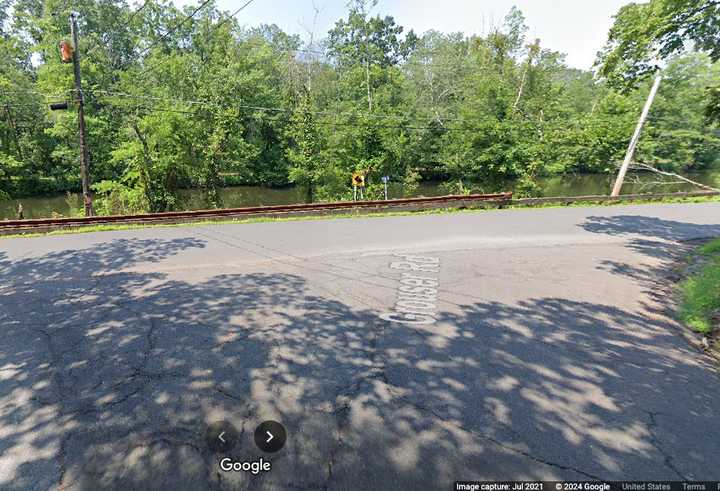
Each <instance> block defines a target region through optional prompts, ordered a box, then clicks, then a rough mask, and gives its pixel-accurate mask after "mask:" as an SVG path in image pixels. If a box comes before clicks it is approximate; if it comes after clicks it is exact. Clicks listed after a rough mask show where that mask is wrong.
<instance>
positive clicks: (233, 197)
mask: <svg viewBox="0 0 720 491" xmlns="http://www.w3.org/2000/svg"><path fill="white" fill-rule="evenodd" d="M687 177H688V178H690V179H692V180H695V181H698V182H701V183H703V184H707V185H710V186H714V187H718V188H720V169H713V170H706V171H703V172H696V173H689V174H687ZM660 180H661V179H660V178H659V176H657V175H654V174H647V173H645V174H639V175H628V178H627V180H626V184H625V186H623V194H631V193H660V192H668V193H670V192H678V191H692V190H697V188H696V187H695V186H692V185H690V184H658V181H660ZM665 180H666V181H673V182H674V181H675V180H674V179H672V178H665ZM613 181H614V176H611V175H608V174H577V175H564V176H552V177H544V178H540V179H539V180H538V184H539V185H540V193H541V195H542V196H586V195H599V194H609V193H610V189H611V186H612V183H613ZM465 185H466V186H467V187H468V188H469V189H470V190H471V191H472V192H497V191H508V190H513V189H514V187H515V182H512V181H508V182H505V183H499V184H496V185H481V184H478V185H468V184H467V183H465ZM389 194H390V198H401V197H415V196H442V195H444V194H449V192H448V187H447V185H442V184H441V183H437V182H424V183H421V184H420V185H419V186H418V188H417V189H416V190H415V191H414V192H412V193H405V192H403V188H402V186H400V185H399V184H397V183H395V184H393V183H390V186H389ZM181 195H182V198H183V201H184V203H185V208H186V209H188V210H198V209H202V208H204V205H203V198H202V192H201V191H198V190H183V191H181ZM221 197H222V200H223V205H224V206H225V207H227V208H238V207H243V206H267V205H285V204H293V203H302V202H303V200H304V198H305V194H304V192H303V191H302V190H301V189H299V188H296V187H287V188H279V189H277V188H261V187H252V186H233V187H228V188H223V189H222V190H221ZM18 202H20V203H22V205H23V212H24V216H25V218H47V217H51V216H53V214H59V215H63V216H69V215H71V213H72V212H71V209H72V208H76V209H77V207H79V204H80V199H79V196H78V195H77V194H69V195H67V194H60V195H55V196H45V197H33V198H21V199H12V200H6V201H0V220H2V219H12V218H15V213H16V211H15V210H16V209H17V203H18Z"/></svg>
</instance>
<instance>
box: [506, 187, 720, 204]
mask: <svg viewBox="0 0 720 491" xmlns="http://www.w3.org/2000/svg"><path fill="white" fill-rule="evenodd" d="M712 196H720V192H717V191H692V192H683V193H663V194H622V195H620V196H605V195H591V196H567V197H552V198H519V199H513V200H511V201H510V204H511V205H526V206H533V205H543V204H568V205H569V204H573V203H588V202H594V203H604V202H623V201H655V200H666V199H673V198H676V199H677V198H679V199H682V198H703V197H712Z"/></svg>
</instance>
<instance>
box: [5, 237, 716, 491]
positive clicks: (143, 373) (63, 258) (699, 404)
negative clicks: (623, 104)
mask: <svg viewBox="0 0 720 491" xmlns="http://www.w3.org/2000/svg"><path fill="white" fill-rule="evenodd" d="M205 246H206V244H205V242H204V241H203V240H198V239H194V238H182V239H173V240H160V239H153V240H139V239H133V240H130V239H127V240H118V239H109V240H107V241H105V242H101V243H100V244H96V245H94V246H93V247H91V248H87V249H83V250H65V251H60V252H53V253H48V254H45V255H39V256H33V257H30V256H28V257H20V258H17V259H10V258H9V257H8V255H7V254H6V253H0V254H1V255H0V266H2V269H1V270H0V325H2V326H3V333H2V334H3V336H2V337H1V338H0V488H2V489H8V490H20V489H23V490H25V489H53V488H56V487H59V488H64V489H88V490H90V489H166V488H170V489H248V488H250V489H255V488H258V489H259V488H278V489H288V488H318V489H327V488H330V489H407V488H410V487H416V488H421V489H447V488H448V486H449V485H451V484H452V481H454V480H462V479H481V478H485V479H501V478H506V479H507V478H516V479H523V478H524V479H541V478H546V479H550V478H568V479H572V478H590V477H604V478H621V477H622V478H637V479H640V478H643V479H650V478H654V479H663V478H680V477H681V476H682V477H683V478H692V477H695V478H703V479H710V478H715V479H720V475H717V472H718V471H717V470H714V471H713V470H712V469H708V466H707V464H708V462H707V460H706V459H707V455H705V454H701V453H699V452H698V450H697V448H693V447H692V446H691V445H690V443H691V442H697V441H707V439H708V433H707V432H710V434H712V431H715V430H720V428H718V422H717V418H716V417H715V411H716V408H717V407H720V390H717V388H718V381H717V378H716V379H710V378H709V377H708V376H707V371H706V370H705V369H704V368H703V367H702V366H700V365H699V364H698V363H696V361H695V360H694V359H693V357H692V356H690V353H688V352H686V351H683V350H682V349H678V347H677V343H676V342H675V340H674V338H673V334H672V332H670V331H671V330H670V329H669V327H668V325H667V322H665V321H658V320H657V319H649V318H648V316H647V315H646V314H644V313H642V312H628V311H624V310H621V309H617V308H614V307H610V306H606V305H602V304H595V303H588V302H575V301H570V300H566V299H560V298H537V299H529V300H526V301H522V302H519V303H517V304H516V305H506V304H500V303H495V302H485V303H483V302H480V303H474V304H468V305H460V306H459V309H458V310H457V311H454V312H450V311H448V312H444V313H441V314H440V318H439V322H438V325H437V326H433V328H432V329H429V330H425V329H419V328H413V327H411V326H407V325H403V324H388V323H386V322H384V321H381V320H380V319H379V318H378V317H377V312H374V311H372V310H370V309H368V308H357V307H356V306H351V305H348V304H346V303H344V302H341V301H339V300H337V299H335V298H331V297H330V296H328V295H327V294H323V295H321V294H319V293H318V290H316V288H315V287H314V285H312V284H311V283H309V282H308V280H307V279H306V278H303V277H301V276H299V275H295V274H288V273H284V272H281V273H279V272H268V271H240V272H239V273H237V274H233V273H231V272H229V270H230V267H229V266H228V267H227V268H226V269H224V270H223V271H224V272H223V273H222V274H216V275H213V276H209V277H196V276H193V275H192V274H191V273H190V272H188V274H187V275H186V276H183V275H182V274H171V273H169V272H168V271H167V270H163V269H162V268H159V267H152V265H159V264H160V263H162V262H163V261H164V260H166V259H168V258H170V257H171V256H182V254H183V253H184V252H186V251H189V250H191V249H202V248H204V247H205ZM249 267H250V266H248V268H249ZM193 278H195V279H193ZM678 387H686V388H688V389H684V390H685V392H684V393H683V394H682V397H683V403H682V404H672V405H669V403H668V397H667V394H668V393H673V394H676V391H677V389H678ZM695 387H700V388H707V390H694V389H693V390H691V389H690V388H695ZM674 397H677V396H676V395H674ZM220 419H227V420H229V421H231V422H233V423H234V424H235V425H236V426H237V427H238V429H239V430H240V431H241V439H240V443H239V445H238V447H237V448H236V449H235V450H233V452H232V453H231V455H232V456H234V457H235V458H237V459H242V460H249V459H253V458H258V457H260V456H263V454H262V453H261V452H260V451H259V450H257V449H256V448H255V447H254V444H253V443H252V432H253V430H254V428H255V426H256V425H257V424H258V423H259V422H260V421H262V420H265V419H277V420H279V421H282V422H283V423H284V424H285V425H286V427H287V428H288V434H289V438H288V443H287V446H286V448H285V449H284V450H282V451H281V452H280V453H278V454H276V455H275V456H273V457H268V456H267V455H265V458H266V459H267V458H270V459H271V460H272V461H273V471H272V472H271V473H270V474H267V475H261V476H257V477H253V476H250V475H248V474H222V475H221V473H220V472H219V471H218V467H217V460H218V459H217V456H215V455H213V454H212V453H211V452H210V451H209V449H208V448H207V446H206V444H205V441H204V432H205V427H206V425H207V424H208V423H210V422H212V421H215V420H220ZM668 425H670V426H673V427H674V428H675V431H673V432H670V433H667V432H662V433H661V432H660V431H658V428H659V427H660V426H662V427H664V428H665V427H667V426H668ZM715 434H717V432H716V433H715ZM668 449H672V450H673V452H678V453H683V455H685V456H686V458H685V460H683V462H682V463H678V462H676V460H675V458H674V457H673V455H672V454H671V453H669V451H668ZM703 472H704V473H703ZM713 472H714V473H715V474H713V475H708V473H710V474H712V473H713Z"/></svg>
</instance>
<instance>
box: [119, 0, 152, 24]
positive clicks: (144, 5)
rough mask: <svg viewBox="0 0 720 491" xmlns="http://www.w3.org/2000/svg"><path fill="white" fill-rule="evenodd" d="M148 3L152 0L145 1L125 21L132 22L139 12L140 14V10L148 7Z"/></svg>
mask: <svg viewBox="0 0 720 491" xmlns="http://www.w3.org/2000/svg"><path fill="white" fill-rule="evenodd" d="M148 3H150V0H145V2H144V3H143V4H142V5H140V6H139V7H138V8H137V9H135V11H134V12H133V13H132V14H130V17H128V20H126V21H125V23H126V24H130V22H132V20H133V19H134V18H135V16H136V15H137V14H139V13H140V12H142V11H143V9H144V8H145V7H147V4H148Z"/></svg>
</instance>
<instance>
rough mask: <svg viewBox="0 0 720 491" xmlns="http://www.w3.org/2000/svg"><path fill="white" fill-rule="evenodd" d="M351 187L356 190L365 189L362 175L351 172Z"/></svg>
mask: <svg viewBox="0 0 720 491" xmlns="http://www.w3.org/2000/svg"><path fill="white" fill-rule="evenodd" d="M352 185H353V186H354V187H356V188H364V187H365V176H364V175H363V174H361V173H360V172H353V175H352Z"/></svg>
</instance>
